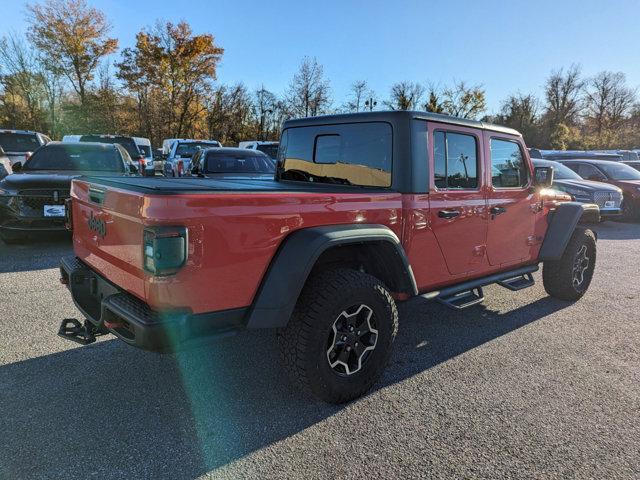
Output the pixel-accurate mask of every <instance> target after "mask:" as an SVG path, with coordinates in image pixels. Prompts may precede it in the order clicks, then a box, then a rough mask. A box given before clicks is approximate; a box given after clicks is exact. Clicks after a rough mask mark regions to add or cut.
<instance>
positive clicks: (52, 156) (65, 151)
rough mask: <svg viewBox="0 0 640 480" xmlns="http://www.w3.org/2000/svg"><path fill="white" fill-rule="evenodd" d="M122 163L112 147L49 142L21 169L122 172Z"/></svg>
mask: <svg viewBox="0 0 640 480" xmlns="http://www.w3.org/2000/svg"><path fill="white" fill-rule="evenodd" d="M123 168H124V164H123V162H122V158H121V157H120V154H119V153H118V151H117V150H116V149H115V148H113V147H102V146H100V145H78V144H56V145H52V144H49V145H47V146H45V147H43V148H41V149H40V150H38V151H37V152H35V153H34V154H33V155H32V156H31V158H29V160H27V161H26V162H25V164H24V168H23V170H65V171H66V170H74V171H82V172H94V171H96V172H122V171H123Z"/></svg>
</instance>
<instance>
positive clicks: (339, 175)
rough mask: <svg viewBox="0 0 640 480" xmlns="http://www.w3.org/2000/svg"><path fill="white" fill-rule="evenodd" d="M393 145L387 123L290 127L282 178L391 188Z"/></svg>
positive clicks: (282, 151) (283, 149)
mask: <svg viewBox="0 0 640 480" xmlns="http://www.w3.org/2000/svg"><path fill="white" fill-rule="evenodd" d="M392 144H393V133H392V128H391V125H390V124H388V123H386V122H358V123H344V124H336V125H319V126H308V127H290V128H287V129H286V130H284V132H283V133H282V141H281V143H280V150H279V157H278V169H279V175H280V178H282V179H283V180H297V181H307V182H317V183H333V184H341V185H355V186H361V187H384V188H386V187H390V186H391V182H392Z"/></svg>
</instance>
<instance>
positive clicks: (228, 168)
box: [191, 147, 276, 180]
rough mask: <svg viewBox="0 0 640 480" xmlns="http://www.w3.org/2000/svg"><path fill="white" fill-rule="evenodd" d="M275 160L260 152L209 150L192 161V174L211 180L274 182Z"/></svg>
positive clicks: (196, 155)
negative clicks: (260, 180) (259, 180)
mask: <svg viewBox="0 0 640 480" xmlns="http://www.w3.org/2000/svg"><path fill="white" fill-rule="evenodd" d="M275 172H276V167H275V164H274V163H273V160H271V158H269V156H268V155H267V154H265V153H262V152H260V151H258V150H249V149H244V148H229V147H226V148H207V149H202V150H199V151H197V152H196V154H195V155H194V156H193V158H192V159H191V174H192V175H198V176H201V177H209V178H225V179H231V180H233V179H235V180H238V179H262V180H273V176H274V174H275Z"/></svg>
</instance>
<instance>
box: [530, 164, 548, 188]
mask: <svg viewBox="0 0 640 480" xmlns="http://www.w3.org/2000/svg"><path fill="white" fill-rule="evenodd" d="M534 173H535V184H536V186H538V187H542V188H549V187H550V186H551V185H552V184H553V167H536V168H534Z"/></svg>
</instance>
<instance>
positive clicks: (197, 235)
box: [73, 181, 402, 313]
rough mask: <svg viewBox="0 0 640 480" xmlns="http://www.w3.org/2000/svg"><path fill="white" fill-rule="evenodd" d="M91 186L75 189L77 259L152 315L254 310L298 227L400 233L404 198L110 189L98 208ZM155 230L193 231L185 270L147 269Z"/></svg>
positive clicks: (77, 184)
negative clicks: (147, 236)
mask: <svg viewBox="0 0 640 480" xmlns="http://www.w3.org/2000/svg"><path fill="white" fill-rule="evenodd" d="M89 187H90V184H89V183H86V182H84V181H76V182H75V183H74V187H73V196H74V197H75V198H74V202H73V204H74V207H73V228H74V249H75V252H76V255H77V256H78V257H79V258H80V259H81V260H82V261H84V262H85V263H87V264H88V265H90V266H91V267H92V268H94V269H95V270H96V271H97V272H98V273H100V274H101V275H103V276H104V277H106V278H107V279H109V280H110V281H112V282H113V283H115V284H117V285H119V286H120V287H121V288H123V289H124V290H126V291H128V292H130V293H132V294H133V295H135V296H136V297H138V298H140V299H141V300H143V301H145V302H146V303H147V304H149V306H150V307H152V308H154V309H165V308H176V307H186V308H189V309H190V310H191V311H192V312H193V313H202V312H211V311H216V310H225V309H231V308H238V307H244V306H248V305H250V304H251V302H252V300H253V297H254V295H255V292H256V290H257V288H258V286H259V285H260V282H261V280H262V277H263V275H264V273H265V272H266V270H267V268H268V266H269V264H270V261H271V259H272V258H273V256H274V255H275V253H276V251H277V249H278V247H279V245H280V244H281V242H282V240H283V239H284V238H285V237H286V236H287V235H289V234H290V233H292V232H294V231H296V230H298V229H301V228H305V227H314V226H323V225H345V224H349V225H352V224H359V223H368V224H379V225H385V226H387V227H388V228H390V229H391V230H392V231H393V232H394V233H395V234H396V235H397V236H398V237H400V236H401V235H402V196H401V195H400V194H398V193H395V192H389V193H381V194H372V193H361V194H360V193H336V194H329V193H326V194H325V193H297V192H296V193H264V192H263V193H260V192H247V193H211V194H177V195H144V194H142V193H136V192H133V191H123V190H118V189H112V188H111V187H109V188H106V192H105V195H104V201H103V204H102V205H96V204H94V203H93V202H91V200H89V198H88V195H89ZM92 216H93V217H94V218H97V219H99V220H102V221H104V222H105V227H106V235H105V236H104V238H101V237H100V235H99V234H98V233H97V232H95V231H94V230H91V229H90V228H89V221H90V219H91V217H92ZM151 225H167V226H170V225H184V226H187V227H188V229H189V256H188V260H187V264H186V265H185V266H184V267H183V268H182V269H181V270H180V271H179V272H178V273H176V274H175V275H170V276H166V277H162V276H153V275H150V274H149V273H147V272H145V271H144V270H143V268H142V235H143V230H144V227H145V226H151Z"/></svg>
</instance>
